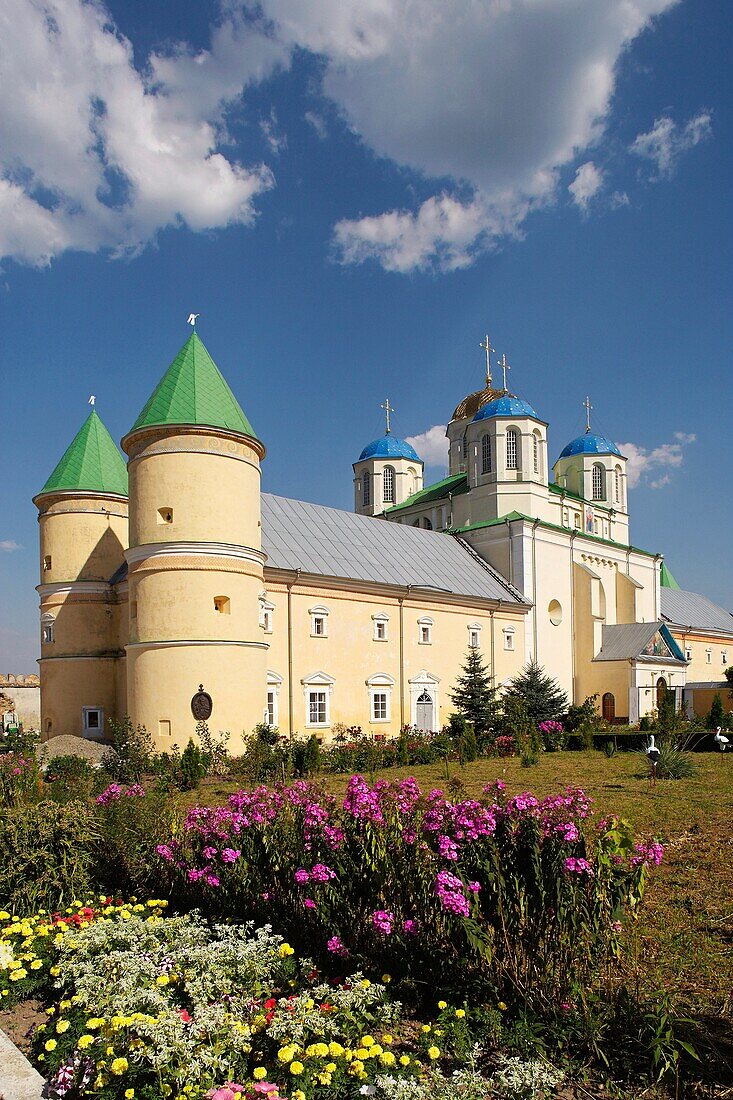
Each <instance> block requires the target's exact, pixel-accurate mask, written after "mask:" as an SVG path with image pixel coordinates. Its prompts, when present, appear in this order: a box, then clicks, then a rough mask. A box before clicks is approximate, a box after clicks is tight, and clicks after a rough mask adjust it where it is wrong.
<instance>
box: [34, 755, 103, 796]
mask: <svg viewBox="0 0 733 1100" xmlns="http://www.w3.org/2000/svg"><path fill="white" fill-rule="evenodd" d="M94 777H95V769H94V768H93V767H92V765H91V764H90V763H89V761H88V760H86V759H85V758H84V757H83V756H76V755H75V754H73V753H69V754H68V755H65V756H54V757H53V759H52V760H51V761H50V762H49V763H48V765H47V766H46V770H45V773H44V776H43V778H44V781H45V783H46V797H48V798H52V799H53V801H54V802H71V801H73V800H74V799H82V800H83V799H85V798H88V797H89V795H90V793H91V790H92V784H93V780H94Z"/></svg>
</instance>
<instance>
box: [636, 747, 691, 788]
mask: <svg viewBox="0 0 733 1100" xmlns="http://www.w3.org/2000/svg"><path fill="white" fill-rule="evenodd" d="M658 748H659V759H658V761H657V778H658V779H692V778H693V777H694V776H696V775H697V771H698V769H697V765H696V764H695V761H694V759H693V757H692V753H689V752H682V751H681V750H680V749H676V748H675V747H674V745H668V744H665V743H662V744H661V745H659V746H658ZM639 755H640V756H643V757H644V760H645V762H646V763H647V764H648V757H647V755H646V753H645V752H641V753H640V754H639Z"/></svg>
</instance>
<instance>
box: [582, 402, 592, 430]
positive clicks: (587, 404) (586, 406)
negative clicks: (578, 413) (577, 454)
mask: <svg viewBox="0 0 733 1100" xmlns="http://www.w3.org/2000/svg"><path fill="white" fill-rule="evenodd" d="M583 408H584V409H585V430H586V433H588V432H590V411H591V409H592V408H593V406H592V405H591V403H590V397H588V396H586V398H585V401H584V402H583Z"/></svg>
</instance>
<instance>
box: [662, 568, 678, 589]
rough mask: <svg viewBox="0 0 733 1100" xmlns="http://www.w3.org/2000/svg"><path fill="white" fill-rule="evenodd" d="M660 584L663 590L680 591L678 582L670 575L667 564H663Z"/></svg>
mask: <svg viewBox="0 0 733 1100" xmlns="http://www.w3.org/2000/svg"><path fill="white" fill-rule="evenodd" d="M659 583H660V584H661V586H662V588H676V589H677V590H678V591H680V586H679V585H678V584H677V581H676V580H675V579H674V577H673V576H672V574H671V573H670V571H669V569H668V568H667V566H666V564H665V562H662V568H661V569H660V570H659Z"/></svg>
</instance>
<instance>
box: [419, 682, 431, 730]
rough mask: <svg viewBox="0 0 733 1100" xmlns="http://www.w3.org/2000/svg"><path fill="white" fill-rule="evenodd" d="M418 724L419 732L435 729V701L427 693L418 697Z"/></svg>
mask: <svg viewBox="0 0 733 1100" xmlns="http://www.w3.org/2000/svg"><path fill="white" fill-rule="evenodd" d="M416 724H417V728H418V729H419V730H432V728H433V700H432V699H431V698H430V696H429V695H428V693H427V691H424V692H423V693H422V695H419V696H418V699H417V714H416Z"/></svg>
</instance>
